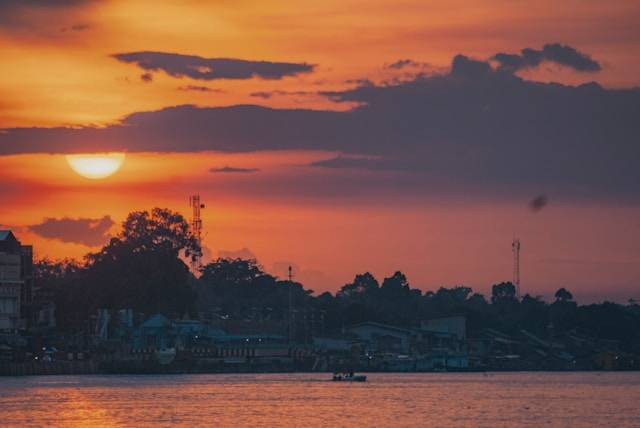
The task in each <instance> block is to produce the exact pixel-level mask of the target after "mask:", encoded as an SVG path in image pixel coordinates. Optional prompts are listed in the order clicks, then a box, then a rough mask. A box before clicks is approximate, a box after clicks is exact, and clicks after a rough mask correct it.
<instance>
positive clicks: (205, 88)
mask: <svg viewBox="0 0 640 428" xmlns="http://www.w3.org/2000/svg"><path fill="white" fill-rule="evenodd" d="M178 90H179V91H196V92H215V93H222V92H224V91H223V90H222V89H220V88H210V87H208V86H197V85H185V86H179V87H178Z"/></svg>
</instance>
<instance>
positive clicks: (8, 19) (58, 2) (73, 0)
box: [0, 0, 96, 31]
mask: <svg viewBox="0 0 640 428" xmlns="http://www.w3.org/2000/svg"><path fill="white" fill-rule="evenodd" d="M95 2H96V0H0V26H5V27H20V26H26V27H31V26H33V25H34V22H33V21H34V19H35V20H36V21H38V22H37V23H36V25H43V23H41V22H40V21H39V19H38V18H40V17H42V15H41V14H44V15H49V16H48V18H49V22H48V23H44V25H46V24H51V23H56V24H58V25H59V24H60V21H59V20H57V19H56V20H53V21H52V20H51V14H53V13H60V14H65V13H67V12H68V11H69V10H72V9H76V8H80V7H82V6H85V5H87V4H90V3H95ZM34 12H35V14H34ZM36 14H37V15H39V16H35V15H36ZM84 25H85V24H75V25H73V26H71V27H70V30H71V31H83V30H86V29H87V28H88V27H87V28H84ZM64 30H65V31H66V30H67V28H64Z"/></svg>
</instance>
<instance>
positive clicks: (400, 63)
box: [385, 58, 419, 70]
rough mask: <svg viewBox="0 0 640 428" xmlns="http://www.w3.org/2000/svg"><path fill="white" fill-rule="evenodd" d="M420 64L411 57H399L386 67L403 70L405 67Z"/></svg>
mask: <svg viewBox="0 0 640 428" xmlns="http://www.w3.org/2000/svg"><path fill="white" fill-rule="evenodd" d="M418 65H419V64H418V63H417V62H415V61H413V60H411V59H409V58H406V59H399V60H397V61H396V62H393V63H391V64H389V65H387V66H385V68H391V69H393V70H401V69H403V68H405V67H417V66H418Z"/></svg>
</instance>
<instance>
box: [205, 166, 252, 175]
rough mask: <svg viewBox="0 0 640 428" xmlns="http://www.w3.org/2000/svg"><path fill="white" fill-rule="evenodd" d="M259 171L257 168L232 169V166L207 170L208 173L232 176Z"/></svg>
mask: <svg viewBox="0 0 640 428" xmlns="http://www.w3.org/2000/svg"><path fill="white" fill-rule="evenodd" d="M258 171H260V170H259V169H258V168H237V167H233V166H224V167H221V168H211V169H209V172H212V173H214V174H220V173H225V174H229V173H231V174H233V173H240V174H247V173H251V172H258Z"/></svg>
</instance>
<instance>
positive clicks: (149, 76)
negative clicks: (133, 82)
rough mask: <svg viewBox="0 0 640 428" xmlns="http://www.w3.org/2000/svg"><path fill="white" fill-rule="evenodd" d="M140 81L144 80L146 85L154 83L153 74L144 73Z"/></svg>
mask: <svg viewBox="0 0 640 428" xmlns="http://www.w3.org/2000/svg"><path fill="white" fill-rule="evenodd" d="M140 80H142V81H143V82H145V83H151V82H153V74H151V73H142V74H141V75H140Z"/></svg>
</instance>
